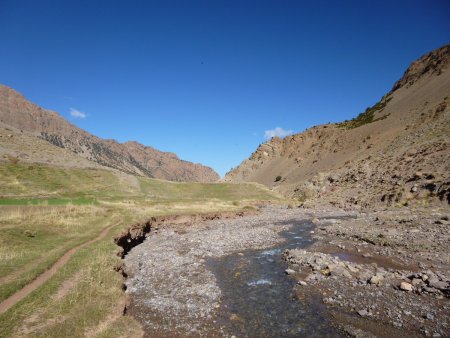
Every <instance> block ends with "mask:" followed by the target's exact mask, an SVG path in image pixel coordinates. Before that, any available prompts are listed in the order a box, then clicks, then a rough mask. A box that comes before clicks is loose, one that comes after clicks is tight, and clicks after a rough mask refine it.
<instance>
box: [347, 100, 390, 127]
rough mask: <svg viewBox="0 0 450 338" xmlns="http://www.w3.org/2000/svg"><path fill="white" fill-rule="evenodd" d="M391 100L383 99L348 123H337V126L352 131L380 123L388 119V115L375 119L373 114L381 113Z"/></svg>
mask: <svg viewBox="0 0 450 338" xmlns="http://www.w3.org/2000/svg"><path fill="white" fill-rule="evenodd" d="M391 99H392V97H386V98H383V99H382V100H381V101H380V102H378V103H376V104H375V105H373V106H372V107H368V108H367V109H366V110H365V111H364V112H363V113H361V114H359V115H358V116H357V117H355V118H354V119H351V120H350V121H345V122H342V123H338V126H339V127H341V128H345V129H354V128H358V127H361V126H363V125H365V124H368V123H372V122H376V121H380V120H383V119H385V118H386V117H388V116H389V115H383V116H381V117H378V118H375V113H377V112H380V113H381V112H382V111H383V109H384V107H386V104H387V103H388V102H389V101H390V100H391Z"/></svg>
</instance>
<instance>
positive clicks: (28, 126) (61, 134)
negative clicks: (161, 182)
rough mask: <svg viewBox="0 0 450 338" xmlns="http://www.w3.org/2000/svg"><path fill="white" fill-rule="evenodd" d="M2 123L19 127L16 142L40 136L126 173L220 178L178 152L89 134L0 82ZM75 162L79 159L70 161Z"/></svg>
mask: <svg viewBox="0 0 450 338" xmlns="http://www.w3.org/2000/svg"><path fill="white" fill-rule="evenodd" d="M0 123H1V125H2V126H3V128H6V129H8V128H9V129H11V130H16V132H17V133H16V134H15V139H14V142H13V144H14V145H15V144H17V142H19V143H23V144H25V145H27V147H28V148H29V146H30V144H33V142H31V143H30V142H29V140H28V138H30V137H31V139H33V137H34V138H36V137H37V138H39V139H41V140H45V141H47V142H49V143H51V144H53V145H55V146H57V147H59V148H64V149H66V150H68V151H70V152H71V153H72V155H73V154H76V155H78V156H80V157H82V158H84V159H87V160H90V161H91V162H95V163H97V164H100V165H102V166H106V167H110V168H115V169H118V170H120V171H123V172H125V173H129V174H134V175H140V176H148V177H154V178H161V179H166V180H171V181H194V182H213V181H216V180H217V179H218V178H219V176H218V175H217V173H216V172H215V171H214V170H213V169H211V168H209V167H205V166H203V165H201V164H195V163H191V162H188V161H183V160H180V159H179V158H178V157H177V155H176V154H173V153H167V152H161V151H159V150H157V149H154V148H152V147H147V146H144V145H142V144H139V143H137V142H127V143H124V144H121V143H118V142H117V141H115V140H103V139H101V138H99V137H96V136H94V135H92V134H89V133H88V132H86V131H84V130H82V129H80V128H77V127H76V126H74V125H72V124H71V123H69V122H68V121H67V120H65V119H64V118H63V117H61V116H60V115H59V114H58V113H56V112H53V111H49V110H45V109H43V108H41V107H39V106H37V105H35V104H33V103H31V102H29V101H28V100H27V99H26V98H25V97H24V96H22V95H21V94H19V93H18V92H16V91H15V90H13V89H11V88H9V87H6V86H4V85H0ZM21 137H24V138H27V142H20V140H19V139H20V138H21ZM10 143H11V142H10ZM39 144H41V142H40V140H39V141H38V140H36V142H35V144H33V147H34V148H35V149H34V152H35V153H39V149H40V148H39V147H38V146H39ZM2 146H3V147H2V149H0V150H1V153H4V154H6V155H7V154H9V152H12V153H16V152H17V151H19V152H21V151H20V149H11V147H8V146H7V144H6V143H5V142H3V144H2ZM13 148H17V146H14V147H13ZM59 153H61V152H59ZM27 155H28V158H29V159H31V158H33V156H31V154H27ZM72 155H68V156H69V157H72ZM22 156H23V157H25V151H22ZM37 157H39V156H37ZM75 162H77V161H71V162H69V163H75Z"/></svg>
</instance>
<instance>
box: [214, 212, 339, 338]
mask: <svg viewBox="0 0 450 338" xmlns="http://www.w3.org/2000/svg"><path fill="white" fill-rule="evenodd" d="M290 223H292V227H291V228H290V229H289V230H288V231H284V232H282V233H281V235H282V236H283V237H284V238H285V239H286V240H285V242H283V243H281V244H279V245H277V246H275V247H273V248H270V249H266V250H249V251H244V252H242V253H237V254H233V255H229V256H225V257H221V258H218V259H209V260H208V261H207V265H208V267H209V268H210V269H211V271H213V273H214V274H215V276H216V278H217V282H218V284H219V286H220V288H221V292H222V306H221V315H220V318H219V319H218V321H219V323H220V324H221V325H222V326H224V327H226V328H227V331H228V332H229V333H230V334H234V335H236V336H237V337H340V336H342V334H340V333H339V332H338V331H337V330H336V329H335V328H334V327H333V326H332V325H331V323H330V322H329V320H327V318H326V316H325V313H324V311H323V307H322V305H321V302H320V300H319V299H316V300H315V301H314V300H313V301H312V302H308V303H304V302H302V301H299V300H296V299H294V298H293V293H292V288H293V286H294V284H295V281H294V279H293V278H292V277H289V276H287V275H286V274H285V272H284V270H285V269H286V268H287V264H286V262H284V261H283V260H282V254H283V251H284V250H286V249H290V248H302V247H306V246H308V245H309V244H311V242H312V239H311V233H310V231H312V230H313V228H314V225H313V224H312V223H311V222H309V221H306V220H304V221H298V220H296V221H292V222H290Z"/></svg>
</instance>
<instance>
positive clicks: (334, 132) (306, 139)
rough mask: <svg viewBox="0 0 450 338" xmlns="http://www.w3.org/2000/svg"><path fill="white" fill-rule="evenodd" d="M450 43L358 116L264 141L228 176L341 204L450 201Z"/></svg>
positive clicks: (412, 68)
mask: <svg viewBox="0 0 450 338" xmlns="http://www.w3.org/2000/svg"><path fill="white" fill-rule="evenodd" d="M449 63H450V45H446V46H444V47H442V48H439V49H437V50H434V51H432V52H430V53H429V54H427V55H425V56H423V57H421V58H420V59H419V60H417V61H415V62H413V63H412V64H411V66H410V67H409V68H408V69H407V70H406V72H405V74H404V76H403V77H402V78H401V79H400V80H399V81H398V82H396V83H395V85H394V86H393V88H392V90H391V91H390V92H389V93H388V94H387V95H385V96H384V97H383V98H382V99H381V100H380V102H378V103H377V104H376V105H374V106H373V107H371V108H368V109H367V110H366V111H365V112H364V113H361V114H360V115H359V116H358V117H356V118H354V119H353V120H351V121H346V122H343V123H338V124H326V125H320V126H316V127H312V128H310V129H308V130H306V131H304V132H302V133H299V134H296V135H292V136H289V137H286V138H284V139H280V138H273V139H272V140H270V141H268V142H266V143H264V144H262V145H260V146H259V148H258V149H257V150H256V151H255V152H254V153H253V154H252V155H251V156H250V158H249V159H247V160H245V161H244V162H242V163H241V164H240V165H239V166H238V167H237V168H235V169H233V170H231V171H230V172H229V173H228V174H227V175H226V176H225V179H224V180H225V181H230V182H243V181H255V182H259V183H263V184H265V185H267V186H269V187H272V188H273V189H274V190H277V191H279V192H282V193H284V194H286V195H288V196H290V197H295V198H299V199H308V198H317V199H316V201H318V200H320V201H323V202H327V203H332V204H336V205H339V206H344V207H345V206H362V207H364V206H367V205H373V204H374V203H375V204H378V203H384V204H389V205H391V204H402V205H406V204H414V203H434V202H438V201H441V202H444V203H450V197H449V192H450V177H449V176H450V175H449V174H450V69H449Z"/></svg>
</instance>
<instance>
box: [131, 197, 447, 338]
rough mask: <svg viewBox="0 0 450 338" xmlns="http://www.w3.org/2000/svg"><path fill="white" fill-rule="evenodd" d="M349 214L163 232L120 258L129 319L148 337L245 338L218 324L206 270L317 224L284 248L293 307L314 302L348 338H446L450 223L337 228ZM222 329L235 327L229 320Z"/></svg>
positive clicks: (383, 218) (395, 216)
mask: <svg viewBox="0 0 450 338" xmlns="http://www.w3.org/2000/svg"><path fill="white" fill-rule="evenodd" d="M349 214H352V213H351V212H349V211H345V212H344V211H342V210H340V209H334V208H330V209H326V208H320V209H317V210H315V209H305V208H296V207H294V208H292V207H291V208H287V207H285V206H266V207H264V208H262V209H261V210H260V211H259V212H258V213H257V214H254V215H250V216H245V217H237V218H234V219H216V220H210V221H206V222H201V223H196V224H190V225H184V226H174V227H171V226H170V224H167V225H165V226H164V227H161V228H160V229H158V230H157V231H153V232H151V233H150V235H149V236H148V238H147V239H146V240H145V241H144V242H143V243H142V244H140V245H138V246H136V247H135V248H133V249H132V250H131V251H130V252H129V253H128V254H127V255H126V257H125V272H126V273H127V274H128V276H129V277H128V279H127V281H126V286H127V291H126V292H127V293H128V294H129V297H130V300H131V304H130V306H129V313H131V315H133V316H134V317H135V318H136V319H137V320H138V321H139V322H140V323H141V324H142V325H143V328H144V331H145V332H146V336H148V337H168V336H170V337H186V336H192V337H196V336H210V337H215V336H216V337H232V336H236V337H240V336H246V334H245V333H242V334H240V333H239V332H230V331H229V330H228V329H227V325H224V323H223V320H218V319H219V318H223V304H224V303H226V299H224V296H225V294H226V293H224V292H223V291H222V290H221V287H220V286H221V285H223V283H219V281H218V280H217V276H215V274H214V273H213V272H212V270H211V269H210V267H208V264H209V262H210V261H211V259H212V260H215V259H217V258H221V257H226V256H229V255H236V254H237V255H242V256H243V255H244V254H245V252H248V251H249V250H255V249H270V248H273V247H274V246H276V245H278V246H279V247H280V245H281V247H282V244H280V243H283V242H284V241H285V238H284V237H283V236H281V233H282V232H283V231H284V232H286V230H289V229H290V228H291V227H292V226H293V225H295V224H297V223H298V222H299V221H301V220H306V219H309V220H312V221H313V222H314V223H315V224H316V225H317V227H316V228H315V229H314V230H312V231H310V233H309V236H310V237H311V236H312V239H305V240H304V241H306V242H311V243H310V245H309V244H308V245H307V246H306V248H305V246H303V248H302V249H301V250H297V249H293V248H292V247H289V250H288V251H286V252H285V254H284V259H285V260H286V263H285V264H289V270H287V273H286V274H284V272H283V271H282V272H281V273H283V274H284V276H285V277H284V278H286V279H291V280H293V281H294V282H298V283H297V284H296V286H295V287H294V289H293V294H294V295H295V297H296V298H297V301H300V302H302V303H304V304H308V303H309V304H313V303H314V302H317V299H320V303H321V304H322V306H323V307H324V308H326V309H327V315H328V317H329V318H330V319H331V320H332V321H333V322H334V324H335V325H336V326H338V327H339V328H340V330H341V332H342V334H345V335H349V336H356V337H370V336H380V337H383V336H384V337H389V336H392V335H396V336H399V337H402V336H436V337H439V336H441V337H442V336H448V314H449V306H448V305H449V304H448V243H449V241H448V240H449V236H448V227H447V225H448V218H447V216H446V215H444V214H442V213H439V212H436V213H435V214H434V215H431V214H430V213H429V212H428V213H427V215H428V216H427V217H425V216H426V215H422V214H420V212H419V213H417V214H412V213H411V212H406V211H405V212H404V213H403V214H402V213H399V212H398V211H395V212H390V211H379V212H374V213H358V214H357V213H356V212H354V213H353V214H352V216H353V217H354V218H353V219H339V217H340V216H348V215H349ZM310 237H308V238H310ZM313 239H314V240H315V241H314V242H313ZM286 267H287V265H286ZM402 282H403V283H407V284H408V285H407V284H403V287H404V288H406V289H407V290H403V289H402V287H401V283H402ZM265 284H268V283H266V282H264V283H262V282H261V285H262V286H264V285H265ZM409 285H410V286H411V289H409V288H410V286H409ZM265 287H267V285H265ZM280 301H286V300H282V299H280ZM221 314H222V316H221ZM229 320H230V321H233V320H242V319H241V318H239V317H238V316H235V315H232V316H230V318H229ZM330 332H336V331H330ZM336 335H337V334H336V333H333V334H330V336H336ZM339 335H341V333H339ZM280 336H283V335H282V334H281V335H280ZM284 336H289V335H284Z"/></svg>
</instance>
